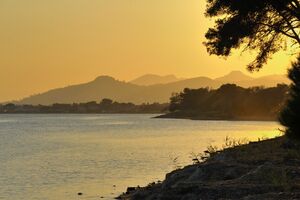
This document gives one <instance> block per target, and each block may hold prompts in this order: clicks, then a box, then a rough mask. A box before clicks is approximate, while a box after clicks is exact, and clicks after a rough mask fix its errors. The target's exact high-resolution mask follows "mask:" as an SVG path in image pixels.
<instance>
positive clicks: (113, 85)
mask: <svg viewBox="0 0 300 200" xmlns="http://www.w3.org/2000/svg"><path fill="white" fill-rule="evenodd" d="M144 77H145V76H144ZM149 77H150V78H149ZM151 77H155V78H154V79H151ZM157 77H160V76H146V79H147V81H144V82H143V81H139V83H140V84H141V83H144V84H150V83H152V84H151V85H137V84H133V83H132V82H133V81H131V82H124V81H119V80H116V79H114V78H112V77H109V76H99V77H98V78H96V79H95V80H93V81H91V82H88V83H84V84H78V85H73V86H68V87H64V88H58V89H53V90H50V91H48V92H45V93H41V94H37V95H32V96H30V97H26V98H24V99H22V100H20V101H18V102H15V103H18V104H34V105H37V104H44V105H49V104H53V103H81V102H89V101H97V102H99V101H100V100H101V99H103V98H110V99H112V100H114V101H118V102H132V103H135V104H141V103H147V102H149V103H153V102H159V103H164V102H168V101H169V98H170V96H171V95H172V93H174V92H180V91H182V90H183V89H184V88H200V87H210V88H217V87H219V86H221V85H222V84H225V83H235V84H237V85H240V86H242V87H253V86H265V87H272V86H276V85H277V84H278V83H286V84H289V80H288V79H287V78H286V77H285V76H284V75H271V76H264V77H260V78H252V77H250V76H247V75H245V74H243V73H242V72H239V71H234V72H231V73H229V74H227V75H225V76H223V77H220V78H216V79H211V78H208V77H196V78H189V79H185V80H179V81H178V80H176V81H173V82H169V83H161V81H162V79H164V78H157ZM146 79H143V77H140V78H138V79H135V80H146ZM164 80H167V79H164ZM156 81H158V82H156ZM135 82H136V81H135Z"/></svg>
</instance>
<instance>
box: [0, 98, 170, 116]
mask: <svg viewBox="0 0 300 200" xmlns="http://www.w3.org/2000/svg"><path fill="white" fill-rule="evenodd" d="M167 108H168V104H159V103H152V104H149V103H147V104H141V105H135V104H133V103H119V102H114V101H113V100H111V99H107V98H105V99H102V101H101V102H100V103H97V102H96V101H91V102H87V103H73V104H61V103H55V104H53V105H50V106H46V105H15V104H11V103H10V104H6V105H1V104H0V113H162V112H165V111H166V110H167Z"/></svg>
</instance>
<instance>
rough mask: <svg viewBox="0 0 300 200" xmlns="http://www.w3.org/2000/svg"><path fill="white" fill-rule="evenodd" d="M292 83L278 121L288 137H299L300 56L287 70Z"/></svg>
mask: <svg viewBox="0 0 300 200" xmlns="http://www.w3.org/2000/svg"><path fill="white" fill-rule="evenodd" d="M289 78H290V79H291V80H292V85H291V89H290V93H289V96H290V98H289V100H288V101H287V105H286V107H285V108H284V109H283V111H282V112H281V115H280V118H279V120H280V122H281V124H282V125H283V126H285V127H286V134H287V136H288V137H291V138H297V139H300V56H299V57H298V59H297V61H296V62H294V63H293V64H292V68H291V69H290V70H289Z"/></svg>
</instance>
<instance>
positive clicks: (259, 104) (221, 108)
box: [169, 84, 300, 120]
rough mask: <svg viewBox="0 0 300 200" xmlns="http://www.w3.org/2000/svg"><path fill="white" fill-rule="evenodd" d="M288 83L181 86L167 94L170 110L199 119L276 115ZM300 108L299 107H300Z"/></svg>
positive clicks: (266, 118)
mask: <svg viewBox="0 0 300 200" xmlns="http://www.w3.org/2000/svg"><path fill="white" fill-rule="evenodd" d="M288 90H289V87H288V86H287V85H283V84H279V85H277V87H273V88H262V87H253V88H247V89H245V88H242V87H239V86H237V85H234V84H226V85H222V86H221V87H220V88H219V89H216V90H210V89H208V88H200V89H184V91H183V92H181V93H177V94H174V95H173V96H172V97H171V98H170V106H169V111H170V114H172V113H173V114H176V117H188V118H199V119H258V120H259V119H264V120H271V119H277V115H278V113H279V111H280V110H281V108H282V106H283V105H284V101H285V99H286V98H287V92H288ZM299 108H300V107H299Z"/></svg>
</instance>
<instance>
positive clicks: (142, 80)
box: [130, 74, 180, 86]
mask: <svg viewBox="0 0 300 200" xmlns="http://www.w3.org/2000/svg"><path fill="white" fill-rule="evenodd" d="M179 80H180V79H179V78H177V77H176V76H174V75H166V76H159V75H155V74H145V75H143V76H140V77H138V78H136V79H134V80H132V81H130V83H133V84H136V85H146V86H148V85H155V84H166V83H171V82H175V81H179Z"/></svg>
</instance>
